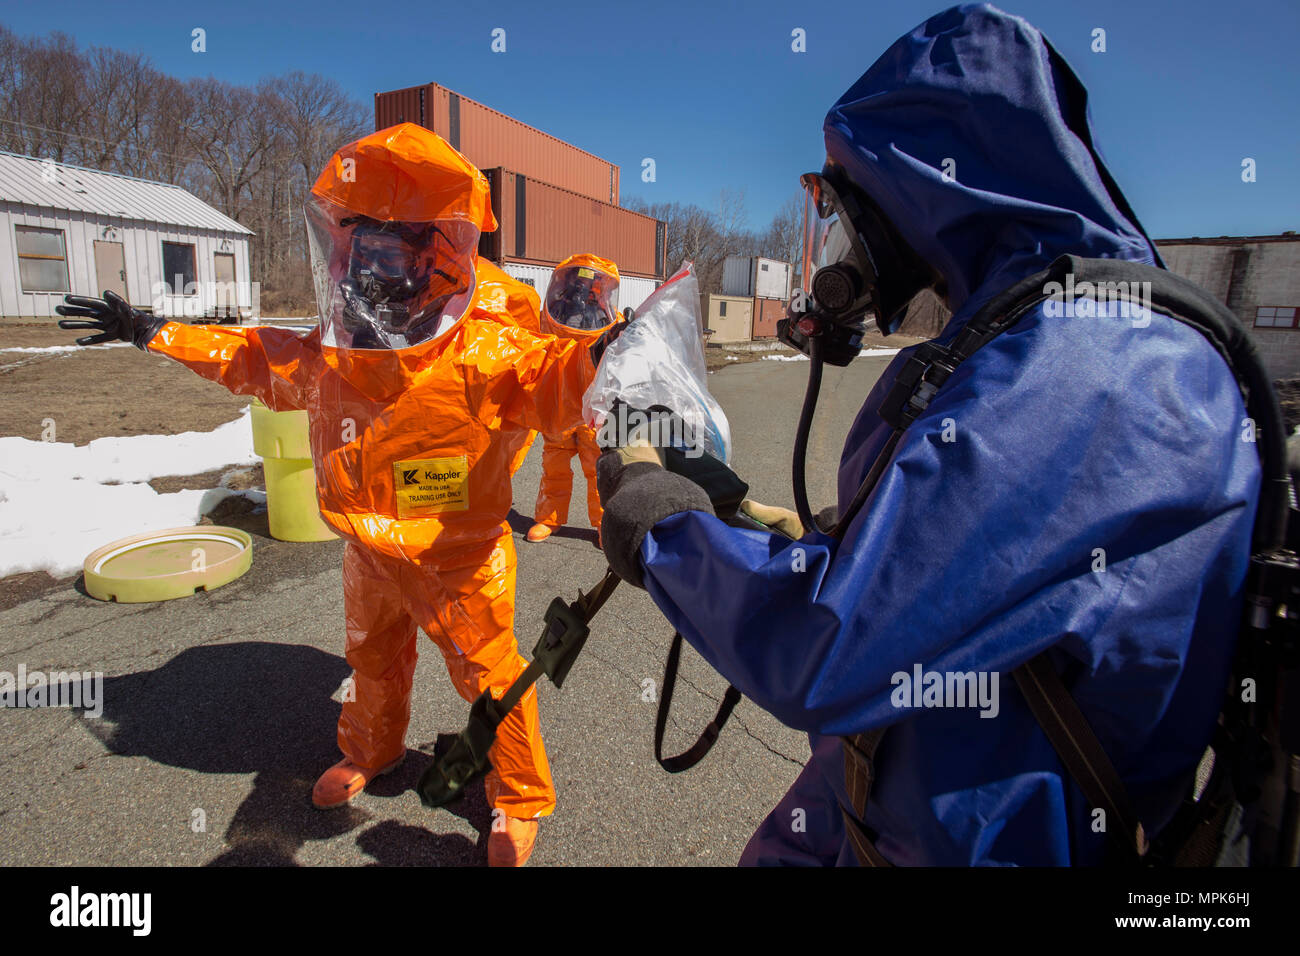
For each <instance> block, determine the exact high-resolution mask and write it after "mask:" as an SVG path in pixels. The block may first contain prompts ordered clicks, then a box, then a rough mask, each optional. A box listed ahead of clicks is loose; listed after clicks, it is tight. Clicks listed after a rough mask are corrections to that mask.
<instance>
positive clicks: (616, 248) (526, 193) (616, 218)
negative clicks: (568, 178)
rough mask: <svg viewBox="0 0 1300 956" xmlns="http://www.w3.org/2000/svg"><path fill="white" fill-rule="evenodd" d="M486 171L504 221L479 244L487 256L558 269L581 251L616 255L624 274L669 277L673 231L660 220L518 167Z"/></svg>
mask: <svg viewBox="0 0 1300 956" xmlns="http://www.w3.org/2000/svg"><path fill="white" fill-rule="evenodd" d="M483 172H484V173H485V174H486V175H487V177H488V181H489V182H490V183H491V184H492V211H493V213H494V214H495V215H496V218H497V223H498V226H497V231H496V232H490V233H484V234H483V237H482V240H481V241H480V243H479V253H480V254H481V255H482V256H484V257H485V258H488V259H491V260H492V261H494V262H521V263H529V264H533V265H541V266H552V267H553V266H554V265H555V264H556V263H558V262H560V261H561V260H563V259H567V258H568V257H569V256H571V255H573V254H574V253H575V252H590V253H593V254H595V255H598V256H604V257H605V258H606V259H612V260H613V261H614V264H615V265H617V266H618V269H619V272H620V273H623V272H626V273H627V274H628V275H630V276H641V277H643V278H651V279H661V278H662V277H663V274H664V265H665V263H664V257H665V255H666V249H667V232H666V230H665V227H664V224H663V223H662V222H660V221H659V220H658V219H653V218H651V217H650V216H645V215H642V214H641V213H639V212H633V211H632V210H630V209H623V208H622V207H620V206H614V205H611V204H609V203H604V202H600V201H599V200H596V199H591V198H589V197H587V196H583V195H580V194H578V193H575V192H571V191H569V190H567V189H560V188H559V187H558V186H553V185H551V184H550V183H544V182H540V181H538V180H535V179H529V178H528V177H527V176H525V175H523V174H522V173H518V172H515V171H513V170H508V169H502V168H500V167H497V168H495V169H485V170H483ZM638 304H640V303H638Z"/></svg>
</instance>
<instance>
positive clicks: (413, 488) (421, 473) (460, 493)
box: [393, 455, 469, 518]
mask: <svg viewBox="0 0 1300 956" xmlns="http://www.w3.org/2000/svg"><path fill="white" fill-rule="evenodd" d="M393 488H394V490H395V491H396V492H397V517H399V518H423V517H425V516H426V515H435V514H439V513H440V512H443V511H466V510H468V508H469V462H468V460H467V459H466V457H465V456H464V455H458V456H457V457H455V458H420V459H417V460H413V461H398V462H394V463H393Z"/></svg>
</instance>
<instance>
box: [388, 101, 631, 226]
mask: <svg viewBox="0 0 1300 956" xmlns="http://www.w3.org/2000/svg"><path fill="white" fill-rule="evenodd" d="M398 123H419V124H420V125H421V126H423V127H425V128H426V129H431V130H433V131H434V132H435V133H437V134H438V135H439V136H441V137H442V138H443V139H445V140H446V141H447V142H449V143H450V144H451V145H452V146H453V147H454V148H455V149H458V150H460V152H461V153H462V154H463V155H464V156H465V158H466V159H468V160H469V161H470V162H471V163H473V164H474V165H475V166H477V167H478V168H479V169H482V170H487V169H490V168H492V167H495V166H504V167H506V168H507V169H514V170H518V171H519V172H521V173H523V174H524V175H525V176H527V177H528V178H529V179H537V180H540V181H542V182H545V183H551V184H553V185H555V186H559V187H560V188H562V189H568V190H570V191H572V192H576V193H579V194H580V195H583V196H587V197H589V198H591V199H598V200H600V201H602V202H606V203H610V204H613V205H617V204H618V167H617V166H615V165H614V164H613V163H611V162H609V161H607V160H604V159H601V158H600V157H599V156H594V155H592V154H591V153H589V152H587V151H586V150H583V149H578V147H576V146H573V145H570V144H569V143H566V142H565V141H564V140H562V139H558V138H556V137H554V136H552V135H550V134H549V133H543V132H542V131H541V130H539V129H534V128H533V127H531V126H529V125H527V124H526V123H521V122H519V120H517V119H514V118H513V117H510V116H507V115H506V114H504V113H501V112H498V111H497V110H494V109H492V108H491V107H488V106H484V105H483V104H482V103H478V102H475V101H474V100H471V99H470V98H469V97H467V96H461V95H460V94H459V93H456V92H454V91H452V90H449V89H447V88H446V87H445V86H439V85H438V84H437V83H426V84H424V85H423V86H412V87H408V88H407V89H404V90H391V91H389V92H387V93H376V94H375V129H377V130H380V129H387V128H388V127H389V126H395V125H396V124H398Z"/></svg>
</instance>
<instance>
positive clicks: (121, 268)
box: [95, 239, 131, 302]
mask: <svg viewBox="0 0 1300 956" xmlns="http://www.w3.org/2000/svg"><path fill="white" fill-rule="evenodd" d="M110 289H111V290H112V291H113V292H116V293H117V294H118V295H120V296H121V297H122V298H123V299H126V301H127V302H130V301H131V297H130V296H129V295H127V293H126V255H125V254H124V253H123V252H122V244H121V243H120V242H108V241H107V240H104V239H96V240H95V295H103V294H104V293H105V292H107V291H109V290H110Z"/></svg>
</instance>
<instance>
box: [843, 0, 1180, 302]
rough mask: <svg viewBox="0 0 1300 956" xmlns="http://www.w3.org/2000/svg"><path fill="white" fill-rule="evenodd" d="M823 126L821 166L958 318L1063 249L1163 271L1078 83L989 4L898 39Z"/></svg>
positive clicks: (947, 15)
mask: <svg viewBox="0 0 1300 956" xmlns="http://www.w3.org/2000/svg"><path fill="white" fill-rule="evenodd" d="M824 128H825V134H826V152H827V157H828V159H829V160H830V161H832V162H834V163H837V164H839V165H840V166H842V167H843V168H844V171H845V172H846V173H847V175H848V177H849V179H850V180H852V182H853V183H854V184H855V185H857V186H858V187H860V188H861V189H863V190H864V191H865V192H866V193H867V195H868V196H870V198H871V199H872V200H873V201H874V202H875V203H876V204H877V205H878V206H879V207H880V208H881V210H883V212H884V213H885V214H886V216H887V217H888V218H889V219H890V220H891V221H892V222H893V224H894V225H895V227H896V228H897V229H898V230H899V232H900V234H901V235H902V236H903V238H904V239H906V240H907V242H908V243H909V244H910V245H911V246H912V248H913V249H914V250H915V251H916V252H917V253H918V254H919V255H920V256H921V258H923V259H924V260H925V261H926V262H927V263H929V264H930V265H931V266H932V267H933V268H934V269H935V270H936V271H937V272H938V273H939V274H940V275H941V276H942V277H943V280H944V282H945V283H946V288H940V289H938V291H939V293H940V294H941V296H944V297H946V300H947V304H948V307H949V308H950V309H952V310H953V312H954V313H955V315H956V318H957V319H958V320H959V321H964V319H965V318H968V317H969V316H970V315H972V314H973V313H974V312H975V311H977V310H978V308H979V307H980V305H982V304H983V303H984V302H985V301H987V300H988V299H989V298H991V297H992V296H993V295H995V294H996V293H997V292H1000V291H1001V290H1003V289H1005V288H1007V287H1008V286H1010V285H1012V284H1013V283H1015V282H1016V281H1018V280H1020V279H1023V278H1025V277H1026V276H1029V275H1032V274H1033V273H1035V272H1038V271H1040V270H1041V269H1044V268H1046V267H1047V266H1048V265H1049V264H1050V263H1051V262H1052V261H1053V260H1054V259H1056V258H1057V257H1058V256H1060V255H1062V254H1064V253H1073V254H1075V255H1081V256H1087V257H1096V258H1113V259H1126V260H1130V261H1134V262H1142V263H1147V264H1149V265H1160V266H1162V267H1163V265H1164V263H1163V262H1162V261H1161V260H1160V257H1159V254H1158V253H1157V252H1156V250H1155V247H1154V245H1153V244H1152V242H1151V240H1150V239H1149V238H1148V237H1147V235H1146V232H1145V231H1144V230H1143V228H1142V226H1141V224H1140V223H1139V222H1138V221H1137V218H1136V216H1134V214H1133V212H1132V210H1131V209H1130V208H1129V205H1128V202H1127V200H1126V199H1125V198H1124V196H1123V194H1122V193H1121V192H1120V190H1119V188H1118V187H1117V186H1116V185H1115V182H1114V180H1113V179H1112V178H1111V176H1110V173H1109V172H1108V171H1107V170H1106V168H1105V165H1104V164H1103V162H1102V160H1101V157H1100V156H1099V155H1098V154H1097V151H1096V148H1095V146H1094V144H1093V138H1092V129H1091V123H1090V121H1089V118H1088V109H1087V91H1086V90H1085V89H1084V86H1083V84H1082V83H1081V82H1080V81H1079V79H1078V78H1077V77H1076V76H1075V75H1074V73H1073V72H1072V71H1071V69H1070V67H1069V65H1068V64H1067V63H1066V62H1065V60H1064V59H1063V58H1062V57H1061V56H1060V55H1059V54H1058V53H1057V52H1056V51H1055V50H1054V49H1053V48H1052V47H1051V45H1050V44H1049V43H1048V42H1047V40H1046V39H1045V38H1044V37H1043V35H1042V34H1041V33H1039V32H1038V30H1036V29H1035V28H1034V27H1032V26H1031V25H1030V24H1029V23H1027V22H1026V21H1024V20H1022V19H1021V18H1019V17H1015V16H1011V15H1010V14H1007V13H1004V12H1003V11H1001V10H999V9H997V8H996V7H993V6H991V5H988V4H968V5H964V6H960V7H953V8H952V9H949V10H946V11H944V12H943V13H940V14H937V15H935V16H933V17H931V18H930V19H929V20H927V21H926V22H925V23H924V24H922V25H921V26H919V27H917V28H916V29H915V30H913V31H912V32H911V33H909V34H907V35H906V36H904V37H902V38H900V39H899V40H898V41H897V42H896V43H894V44H893V46H891V47H890V48H889V49H888V50H887V51H886V52H885V53H884V55H883V56H881V57H880V59H879V60H877V61H876V62H875V63H874V64H873V65H872V66H871V68H870V69H868V70H867V72H866V73H864V74H863V75H862V77H861V78H860V79H859V80H858V81H857V82H856V83H854V84H853V86H852V87H851V88H850V89H849V90H848V92H846V93H845V94H844V95H843V96H842V97H840V99H839V101H838V102H837V103H836V104H835V105H834V106H833V107H832V108H831V110H830V112H829V113H828V114H827V116H826V121H825V127H824ZM951 327H952V326H950V328H951Z"/></svg>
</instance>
